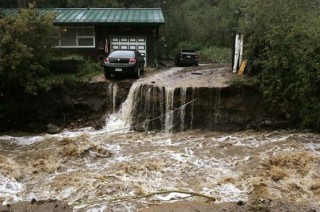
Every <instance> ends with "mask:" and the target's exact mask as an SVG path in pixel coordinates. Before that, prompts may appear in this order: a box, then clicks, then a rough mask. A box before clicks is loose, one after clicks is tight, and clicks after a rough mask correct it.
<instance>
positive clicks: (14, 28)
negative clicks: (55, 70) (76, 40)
mask: <svg viewBox="0 0 320 212" xmlns="http://www.w3.org/2000/svg"><path fill="white" fill-rule="evenodd" d="M53 19H54V16H53V14H45V15H42V16H39V15H38V13H37V11H36V9H35V8H33V6H30V8H28V9H21V10H20V12H19V14H18V15H17V16H14V17H13V16H11V17H4V18H2V19H0V89H1V87H2V88H3V87H5V86H7V87H22V88H24V90H25V91H27V92H28V93H34V92H36V91H37V89H38V88H39V87H41V78H42V77H44V76H45V75H46V74H47V72H48V69H47V68H46V67H47V64H48V59H49V56H50V53H51V50H52V46H53V44H54V42H55V41H56V40H55V39H56V36H54V35H55V33H56V32H57V31H56V30H57V29H56V27H54V26H53Z"/></svg>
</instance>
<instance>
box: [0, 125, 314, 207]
mask: <svg viewBox="0 0 320 212" xmlns="http://www.w3.org/2000/svg"><path fill="white" fill-rule="evenodd" d="M319 154H320V135H318V134H313V133H308V132H295V131H263V132H254V131H243V132H233V133H218V132H201V131H188V132H182V133H174V134H168V133H152V132H148V133H146V132H144V133H137V132H127V133H117V134H114V133H113V134H111V133H107V132H105V131H104V130H101V131H94V130H91V129H83V130H82V131H77V132H70V131H66V132H62V133H60V134H58V135H41V136H33V137H28V136H26V137H11V136H2V137H0V201H1V202H2V203H3V204H7V203H13V202H17V201H21V200H27V201H30V200H32V199H33V198H34V199H37V200H41V199H59V200H63V201H64V202H66V203H68V204H69V205H70V206H72V207H73V208H74V210H75V211H138V210H141V209H144V208H146V207H148V206H151V205H154V204H159V203H162V202H166V203H167V202H172V201H176V200H179V199H183V200H190V201H191V200H193V201H200V202H201V201H203V202H205V201H208V198H205V197H201V196H194V195H192V193H197V194H202V195H205V196H208V197H213V198H215V199H216V202H235V201H239V200H243V201H246V200H248V199H250V198H270V199H278V198H284V199H287V200H292V201H295V202H303V203H308V204H312V205H319V202H320V177H319V176H320V160H319ZM163 191H172V192H168V193H165V192H164V193H162V192H163ZM179 191H181V193H179ZM188 192H190V193H191V194H188ZM149 194H150V195H149Z"/></svg>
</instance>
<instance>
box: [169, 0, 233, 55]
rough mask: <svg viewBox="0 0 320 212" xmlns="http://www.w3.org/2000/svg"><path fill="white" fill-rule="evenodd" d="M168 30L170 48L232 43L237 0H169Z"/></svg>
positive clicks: (172, 49) (202, 46)
mask: <svg viewBox="0 0 320 212" xmlns="http://www.w3.org/2000/svg"><path fill="white" fill-rule="evenodd" d="M166 2H167V3H166V4H165V6H164V15H165V19H166V25H165V32H164V33H163V36H164V37H165V38H166V42H167V46H168V50H169V51H174V52H175V51H176V50H177V49H178V48H179V47H180V46H181V44H185V43H188V44H192V45H193V46H195V47H196V49H202V48H205V47H207V46H225V47H231V45H232V43H233V41H232V39H233V29H234V28H235V27H236V24H237V19H238V18H237V15H236V11H237V8H238V4H237V1H234V0H224V1H220V0H215V1H214V0H184V1H181V0H171V1H166Z"/></svg>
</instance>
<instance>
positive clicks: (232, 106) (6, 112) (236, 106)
mask: <svg viewBox="0 0 320 212" xmlns="http://www.w3.org/2000/svg"><path fill="white" fill-rule="evenodd" d="M234 77H238V76H237V75H233V74H232V73H231V70H230V68H229V67H227V66H223V67H220V66H218V67H217V66H214V65H209V66H200V67H191V68H184V69H182V68H171V69H168V70H159V71H156V72H153V73H148V72H147V73H146V75H145V76H144V77H143V78H141V79H140V80H138V81H135V80H118V79H112V80H103V81H99V82H92V83H79V84H72V85H69V84H57V85H56V86H54V87H53V88H52V89H51V90H50V91H48V92H46V93H41V94H39V95H37V96H34V95H31V96H30V95H25V94H23V93H20V94H19V93H15V94H14V95H4V96H2V97H1V98H2V100H4V101H5V102H7V103H8V107H7V109H4V108H1V109H2V111H1V116H0V123H1V126H0V130H12V129H15V130H37V131H46V130H48V132H52V133H56V132H58V131H59V130H61V129H63V128H74V127H83V126H92V127H94V128H95V129H99V128H102V127H103V126H104V124H105V116H108V115H110V114H112V113H115V112H116V111H118V110H119V108H120V105H121V104H122V103H123V102H124V101H125V100H126V98H127V97H128V95H130V96H129V97H128V98H131V99H130V101H131V102H130V105H129V106H128V107H129V108H127V109H126V110H129V111H127V112H126V113H127V117H122V118H123V119H128V120H130V121H132V123H131V125H132V129H134V130H139V131H141V130H142V131H148V130H158V131H161V130H165V131H168V132H171V131H184V130H190V129H204V130H237V129H248V128H255V127H257V126H260V125H261V123H262V121H263V119H264V118H265V108H264V107H263V103H262V95H261V93H260V92H259V91H258V90H257V89H256V88H254V87H252V86H248V85H241V86H229V80H231V79H232V78H234ZM10 105H11V106H10ZM128 120H122V121H128ZM48 124H50V126H51V128H53V129H52V130H50V129H48V126H49V125H48ZM52 126H53V127H52ZM54 126H56V128H54Z"/></svg>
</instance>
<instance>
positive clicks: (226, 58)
mask: <svg viewBox="0 0 320 212" xmlns="http://www.w3.org/2000/svg"><path fill="white" fill-rule="evenodd" d="M231 57H232V52H231V49H230V48H226V47H217V46H213V47H209V48H205V49H202V50H201V51H200V59H201V60H202V61H207V62H212V63H231V62H232V61H231Z"/></svg>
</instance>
